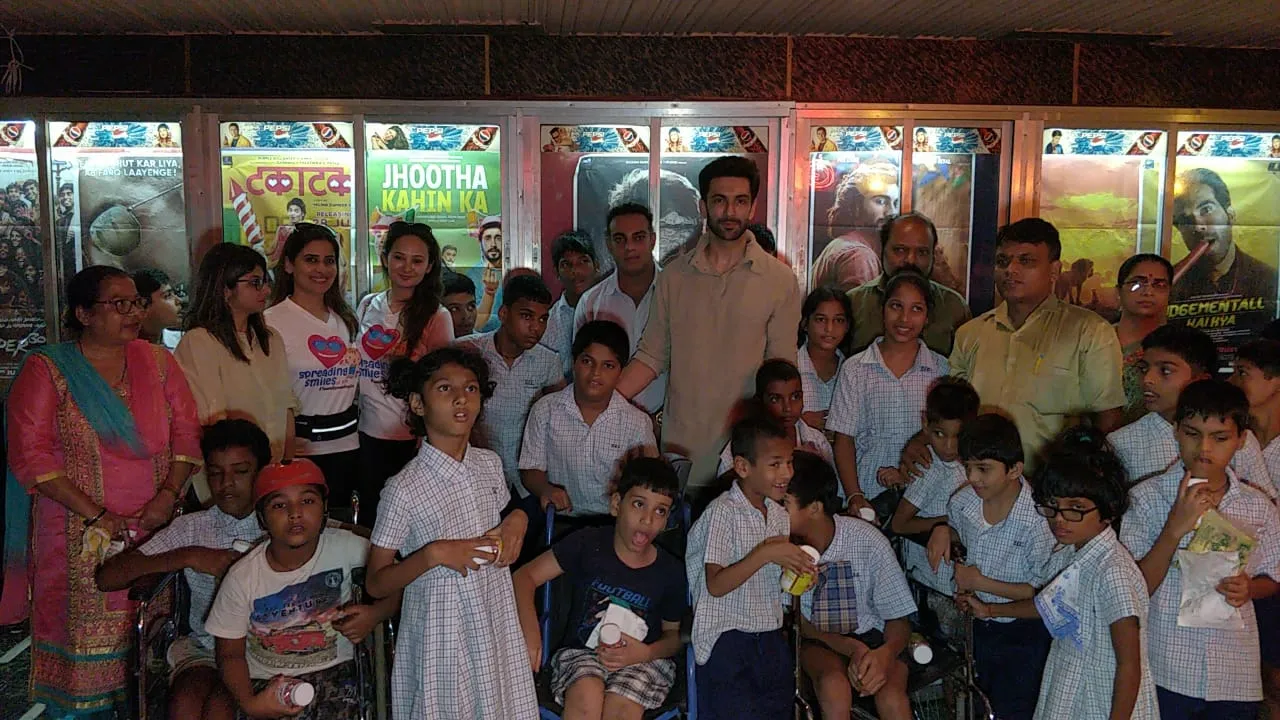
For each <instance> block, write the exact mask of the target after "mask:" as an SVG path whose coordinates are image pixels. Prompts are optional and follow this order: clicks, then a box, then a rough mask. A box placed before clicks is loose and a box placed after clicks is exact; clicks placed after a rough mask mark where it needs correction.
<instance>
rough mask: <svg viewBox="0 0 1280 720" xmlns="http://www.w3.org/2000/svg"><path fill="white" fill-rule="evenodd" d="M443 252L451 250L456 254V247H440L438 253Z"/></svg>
mask: <svg viewBox="0 0 1280 720" xmlns="http://www.w3.org/2000/svg"><path fill="white" fill-rule="evenodd" d="M445 250H452V251H454V252H458V246H457V245H441V246H440V252H441V253H443V252H444V251H445Z"/></svg>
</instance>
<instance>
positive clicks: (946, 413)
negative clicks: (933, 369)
mask: <svg viewBox="0 0 1280 720" xmlns="http://www.w3.org/2000/svg"><path fill="white" fill-rule="evenodd" d="M981 404H982V401H981V400H979V399H978V391H977V390H974V389H973V386H972V385H970V384H969V381H968V380H965V379H964V378H958V377H953V376H950V375H946V376H943V377H940V378H938V380H937V381H936V382H934V383H933V387H931V388H929V394H928V395H926V396H925V398H924V415H925V419H926V420H928V421H929V422H931V423H932V422H941V421H943V420H960V421H962V422H966V423H967V422H969V421H970V420H973V419H974V418H976V417H978V407H979V406H980V405H981Z"/></svg>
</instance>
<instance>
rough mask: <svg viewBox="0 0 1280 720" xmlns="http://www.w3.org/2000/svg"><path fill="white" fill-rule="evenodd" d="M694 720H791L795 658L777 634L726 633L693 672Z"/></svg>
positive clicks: (784, 636)
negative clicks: (787, 719) (696, 701)
mask: <svg viewBox="0 0 1280 720" xmlns="http://www.w3.org/2000/svg"><path fill="white" fill-rule="evenodd" d="M695 676H696V682H697V687H698V718H699V720H779V718H789V717H791V716H792V708H793V707H794V705H793V703H794V702H795V693H796V688H795V657H794V654H793V651H792V649H791V646H790V645H789V644H787V637H786V635H784V634H783V632H782V630H770V631H769V632H763V633H745V632H739V631H737V630H730V631H728V632H726V633H724V634H722V635H721V636H720V637H719V638H717V639H716V644H715V647H713V648H712V649H711V657H709V658H707V663H706V664H705V665H699V666H698V667H697V670H696V671H695Z"/></svg>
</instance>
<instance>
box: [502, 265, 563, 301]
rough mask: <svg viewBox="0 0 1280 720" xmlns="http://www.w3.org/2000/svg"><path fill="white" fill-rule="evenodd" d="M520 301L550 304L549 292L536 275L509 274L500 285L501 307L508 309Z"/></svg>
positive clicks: (524, 273)
mask: <svg viewBox="0 0 1280 720" xmlns="http://www.w3.org/2000/svg"><path fill="white" fill-rule="evenodd" d="M521 300H532V301H533V302H536V303H541V304H543V305H550V304H551V290H550V289H548V288H547V284H546V283H545V282H543V281H542V278H541V277H539V276H538V275H537V274H536V273H527V272H522V273H519V274H517V273H514V272H513V273H511V274H509V275H507V281H506V282H505V283H503V285H502V307H505V308H509V307H511V306H512V305H515V304H516V303H518V302H520V301H521Z"/></svg>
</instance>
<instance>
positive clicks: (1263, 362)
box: [1236, 340, 1280, 379]
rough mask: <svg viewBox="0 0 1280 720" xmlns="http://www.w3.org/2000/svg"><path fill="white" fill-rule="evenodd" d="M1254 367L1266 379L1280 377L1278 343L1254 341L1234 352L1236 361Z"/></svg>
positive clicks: (1273, 341)
mask: <svg viewBox="0 0 1280 720" xmlns="http://www.w3.org/2000/svg"><path fill="white" fill-rule="evenodd" d="M1241 360H1243V361H1245V362H1247V363H1249V364H1251V365H1256V366H1257V368H1258V369H1259V370H1261V371H1262V374H1263V375H1266V376H1267V378H1268V379H1270V378H1273V377H1276V376H1277V375H1280V342H1278V341H1275V340H1254V341H1253V342H1250V343H1246V344H1245V345H1244V346H1243V347H1241V348H1240V349H1239V350H1238V351H1236V361H1237V362H1239V361H1241Z"/></svg>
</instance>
